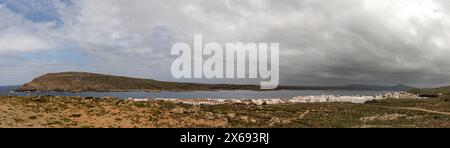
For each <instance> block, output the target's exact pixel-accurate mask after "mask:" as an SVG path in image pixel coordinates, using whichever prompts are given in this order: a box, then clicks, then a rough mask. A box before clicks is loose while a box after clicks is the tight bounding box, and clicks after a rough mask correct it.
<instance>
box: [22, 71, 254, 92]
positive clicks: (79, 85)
mask: <svg viewBox="0 0 450 148" xmlns="http://www.w3.org/2000/svg"><path fill="white" fill-rule="evenodd" d="M258 88H259V86H250V85H213V84H194V83H175V82H162V81H156V80H151V79H139V78H130V77H122V76H111V75H103V74H94V73H85V72H62V73H49V74H46V75H43V76H40V77H38V78H35V79H34V80H32V81H31V82H29V83H27V84H24V85H23V86H21V87H20V88H19V89H18V90H17V91H70V92H82V91H96V92H127V91H195V90H235V89H244V90H253V89H258Z"/></svg>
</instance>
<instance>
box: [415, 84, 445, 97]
mask: <svg viewBox="0 0 450 148" xmlns="http://www.w3.org/2000/svg"><path fill="white" fill-rule="evenodd" d="M409 92H411V93H415V94H422V95H438V94H442V95H446V96H449V95H450V86H446V87H439V88H415V89H411V90H410V91H409Z"/></svg>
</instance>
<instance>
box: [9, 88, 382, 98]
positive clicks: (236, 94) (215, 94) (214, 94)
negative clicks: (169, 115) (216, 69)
mask: <svg viewBox="0 0 450 148" xmlns="http://www.w3.org/2000/svg"><path fill="white" fill-rule="evenodd" d="M18 87H19V86H0V96H5V95H11V96H27V95H51V96H82V97H105V96H110V97H117V98H122V99H126V98H129V97H132V98H223V99H227V98H237V99H243V98H249V99H252V98H285V99H288V98H292V97H295V96H309V95H368V96H374V95H380V94H382V93H385V92H387V91H349V90H335V91H328V90H277V91H247V90H237V91H195V92H154V93H151V92H82V93H69V92H28V93H27V92H13V91H14V90H15V89H17V88H18Z"/></svg>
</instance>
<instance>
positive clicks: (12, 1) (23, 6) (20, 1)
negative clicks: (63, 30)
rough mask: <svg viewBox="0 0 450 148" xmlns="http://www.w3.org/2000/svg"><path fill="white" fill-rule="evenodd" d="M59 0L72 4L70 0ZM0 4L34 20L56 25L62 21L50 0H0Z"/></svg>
mask: <svg viewBox="0 0 450 148" xmlns="http://www.w3.org/2000/svg"><path fill="white" fill-rule="evenodd" d="M61 2H63V3H65V4H67V5H71V4H72V2H71V1H70V0H61ZM0 4H2V5H5V6H6V7H7V8H8V9H9V10H10V11H12V12H14V13H17V14H20V15H22V16H23V17H24V18H26V19H29V20H31V21H34V22H54V23H56V24H57V25H61V24H62V23H63V22H62V20H61V19H60V17H59V14H58V10H57V9H56V7H55V5H54V4H53V2H52V0H0Z"/></svg>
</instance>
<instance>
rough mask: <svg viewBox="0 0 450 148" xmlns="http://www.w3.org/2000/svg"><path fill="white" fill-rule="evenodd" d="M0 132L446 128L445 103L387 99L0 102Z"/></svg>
mask: <svg viewBox="0 0 450 148" xmlns="http://www.w3.org/2000/svg"><path fill="white" fill-rule="evenodd" d="M0 113H1V114H0V127H71V128H92V127H101V128H104V127H106V128H107V127H125V128H143V127H145V128H147V127H150V128H155V127H170V128H171V127H183V128H187V127H225V128H234V127H237V128H241V127H256V128H259V127H270V128H285V127H294V128H311V127H313V128H328V127H331V128H335V127H345V128H371V127H377V128H378V127H388V128H400V127H401V128H403V127H407V128H410V127H411V128H415V127H432V128H435V127H450V122H449V121H450V99H449V98H445V97H443V98H434V99H423V100H415V99H389V100H382V101H373V102H369V103H366V104H350V103H310V104H301V103H298V104H280V105H263V106H256V105H244V104H225V105H215V106H190V105H184V104H175V103H171V102H164V101H148V102H133V101H126V100H118V99H114V98H79V97H51V96H41V97H32V96H29V97H6V96H5V97H0Z"/></svg>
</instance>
